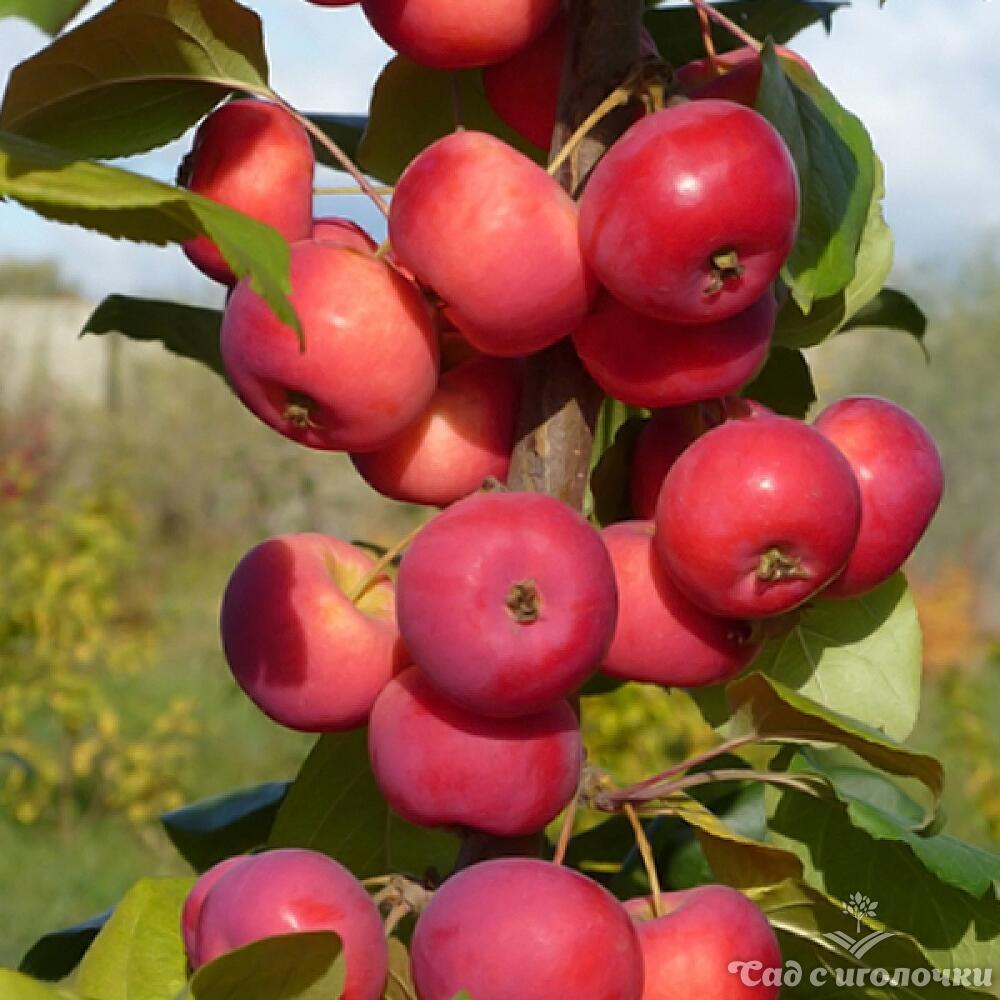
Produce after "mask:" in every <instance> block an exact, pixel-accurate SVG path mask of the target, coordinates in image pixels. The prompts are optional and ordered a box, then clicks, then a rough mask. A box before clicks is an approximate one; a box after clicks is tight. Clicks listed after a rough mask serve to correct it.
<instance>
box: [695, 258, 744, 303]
mask: <svg viewBox="0 0 1000 1000" xmlns="http://www.w3.org/2000/svg"><path fill="white" fill-rule="evenodd" d="M711 262H712V278H711V280H710V281H709V283H708V285H707V286H706V288H705V294H706V295H718V294H719V292H721V291H722V289H723V288H725V287H726V282H727V281H736V280H737V279H738V278H740V277H742V275H743V272H744V271H745V270H746V268H745V267H744V266H743V265H742V264H741V263H740V256H739V254H738V253H737V252H736V251H735V250H720V251H719V252H718V253H714V254H712V259H711Z"/></svg>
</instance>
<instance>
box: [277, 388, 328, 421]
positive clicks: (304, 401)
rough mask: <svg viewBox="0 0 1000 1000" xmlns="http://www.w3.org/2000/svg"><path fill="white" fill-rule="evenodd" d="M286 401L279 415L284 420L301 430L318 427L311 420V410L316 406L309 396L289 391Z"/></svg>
mask: <svg viewBox="0 0 1000 1000" xmlns="http://www.w3.org/2000/svg"><path fill="white" fill-rule="evenodd" d="M287 399H288V405H287V406H286V407H285V409H284V412H283V413H282V414H281V415H282V417H283V418H284V419H285V420H287V421H288V422H289V423H290V424H292V425H293V426H295V427H299V428H303V429H305V428H308V427H318V426H319V425H318V424H317V423H316V421H315V420H313V418H312V410H313V408H314V407H315V406H316V404H315V402H314V401H313V400H312V399H311V398H310V397H309V396H307V395H306V394H305V393H303V392H295V391H289V392H288V393H287Z"/></svg>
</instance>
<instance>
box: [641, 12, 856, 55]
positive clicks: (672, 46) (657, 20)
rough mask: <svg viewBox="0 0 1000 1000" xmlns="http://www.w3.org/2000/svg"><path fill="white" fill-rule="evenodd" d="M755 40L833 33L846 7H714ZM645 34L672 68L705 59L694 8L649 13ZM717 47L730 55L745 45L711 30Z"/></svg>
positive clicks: (714, 29)
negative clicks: (817, 29) (816, 27)
mask: <svg viewBox="0 0 1000 1000" xmlns="http://www.w3.org/2000/svg"><path fill="white" fill-rule="evenodd" d="M712 6H713V7H715V8H716V9H717V10H720V11H722V12H723V13H724V14H725V15H726V16H727V17H728V18H730V19H731V20H733V21H735V22H736V23H737V24H738V25H739V26H740V27H741V28H743V29H744V30H746V31H748V32H749V33H750V34H751V35H753V36H754V37H756V38H765V37H767V36H770V37H771V38H773V39H774V41H775V42H777V43H778V44H779V45H783V44H784V43H785V42H788V41H791V39H792V38H794V37H795V35H797V34H798V33H799V32H800V31H803V30H805V29H806V28H808V27H810V26H811V25H813V24H817V23H819V22H822V23H823V24H824V25H825V26H826V28H827V30H828V31H829V30H830V27H831V24H832V18H833V15H834V13H835V12H836V11H838V10H839V9H840V8H841V7H846V6H847V4H846V3H822V2H817V0H736V2H728V3H727V2H723V3H714V4H712ZM643 20H644V23H645V25H646V30H647V31H648V32H649V33H650V34H651V35H652V36H653V39H654V40H655V41H656V46H657V48H658V49H659V50H660V55H661V56H662V57H663V58H664V59H665V60H666V61H667V62H669V63H670V64H671V65H673V66H683V65H684V63H687V62H691V61H692V60H694V59H701V58H703V57H704V55H705V46H704V44H703V43H702V40H701V26H700V24H699V21H698V15H697V12H696V11H695V9H694V8H693V7H688V6H683V7H659V8H653V9H652V10H647V11H646V13H645V16H644V19H643ZM712 34H713V37H714V39H715V47H716V50H717V51H719V52H729V51H730V50H732V49H735V48H739V47H740V46H741V45H742V44H743V43H742V42H740V41H739V40H738V39H736V38H734V37H733V36H732V35H731V34H729V32H727V31H722V30H721V29H719V28H718V27H717V26H715V25H713V26H712Z"/></svg>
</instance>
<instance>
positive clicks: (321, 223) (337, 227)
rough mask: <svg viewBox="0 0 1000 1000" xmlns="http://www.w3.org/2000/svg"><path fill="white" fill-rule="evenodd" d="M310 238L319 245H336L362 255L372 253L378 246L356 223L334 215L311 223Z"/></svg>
mask: <svg viewBox="0 0 1000 1000" xmlns="http://www.w3.org/2000/svg"><path fill="white" fill-rule="evenodd" d="M312 238H313V239H314V240H316V241H317V242H320V243H336V244H337V245H338V246H342V247H352V248H353V249H354V250H360V251H361V252H362V253H374V252H375V251H376V250H377V249H378V244H377V243H376V242H375V241H374V240H373V239H372V238H371V237H370V236H369V235H368V234H367V233H366V232H365V231H364V230H363V229H362V228H361V227H360V226H359V225H358V224H357V223H356V222H351V220H350V219H342V218H340V217H339V216H336V215H330V216H325V217H324V218H321V219H315V220H314V221H313V230H312Z"/></svg>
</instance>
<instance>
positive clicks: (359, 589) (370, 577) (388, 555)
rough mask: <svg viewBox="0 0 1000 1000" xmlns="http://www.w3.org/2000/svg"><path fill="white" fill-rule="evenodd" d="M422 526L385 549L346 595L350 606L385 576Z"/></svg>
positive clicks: (419, 525)
mask: <svg viewBox="0 0 1000 1000" xmlns="http://www.w3.org/2000/svg"><path fill="white" fill-rule="evenodd" d="M422 528H423V525H422V524H418V525H417V526H416V527H415V528H414V529H413V530H412V531H411V532H410V533H409V534H407V535H404V537H403V538H401V539H400V540H399V541H398V542H396V544H395V545H393V546H392V548H390V549H386V551H385V552H384V553H383V555H382V558H381V559H379V560H378V562H376V563H375V565H374V566H372V568H371V569H370V570H369V571H368V572H367V573H366V574H365V575H364V577H362V579H361V582H360V583H359V584H358V585H357V586H356V587H355V588H354V589H353V590H351V592H350V593H349V594H348V595H347V599H348V600H349V601H350V602H351V603H352V604H357V602H358V601H360V600H361V598H362V597H364V596H365V594H366V593H367V592H368V588H369V587H370V586H371V585H372V584H373V583H374V582H375V581H376V580H377V579H378V578H379V577H380V576H383V575H384V574H385V571H386V570H387V569H388V568H389V567H390V566H391V565H392V561H393V560H394V559H395V558H396V556H398V555H399V554H400V553H401V552H402V551H403V550H404V549H405V548H406V546H407V545H409V544H410V542H412V541H413V539H414V538H416V537H417V535H418V534H420V531H421V529H422Z"/></svg>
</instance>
